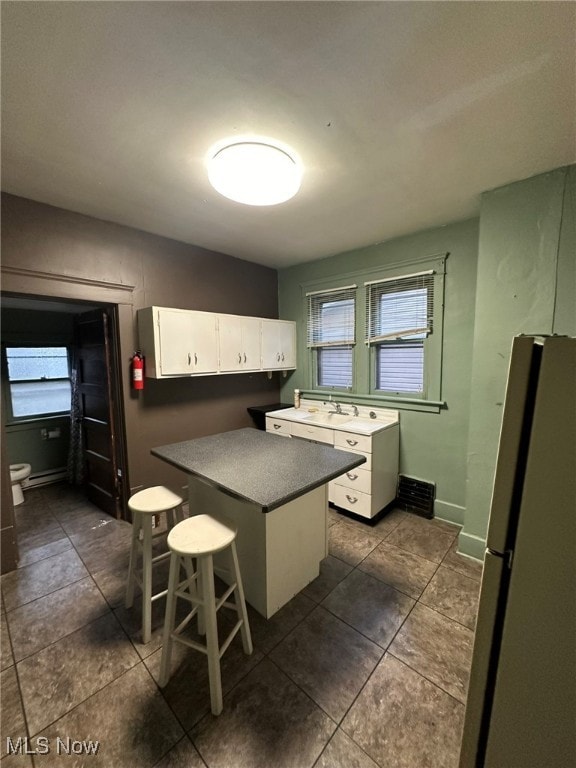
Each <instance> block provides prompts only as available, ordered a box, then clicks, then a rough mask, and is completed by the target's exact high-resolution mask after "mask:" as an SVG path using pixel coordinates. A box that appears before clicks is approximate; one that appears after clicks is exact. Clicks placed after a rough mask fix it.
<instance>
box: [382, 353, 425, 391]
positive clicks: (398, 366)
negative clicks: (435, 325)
mask: <svg viewBox="0 0 576 768" xmlns="http://www.w3.org/2000/svg"><path fill="white" fill-rule="evenodd" d="M376 389H378V390H382V391H384V392H397V393H401V392H404V393H416V392H422V391H423V389H424V343H423V342H422V341H417V342H407V343H402V342H400V343H398V342H392V343H386V344H381V345H380V346H379V347H378V348H377V350H376Z"/></svg>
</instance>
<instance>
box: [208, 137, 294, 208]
mask: <svg viewBox="0 0 576 768" xmlns="http://www.w3.org/2000/svg"><path fill="white" fill-rule="evenodd" d="M208 178H209V180H210V183H211V184H212V186H213V187H214V189H215V190H216V191H217V192H219V193H220V194H221V195H224V197H227V198H229V199H230V200H234V201H235V202H237V203H244V204H245V205H278V203H284V202H285V201H286V200H290V198H291V197H294V195H295V194H296V192H298V190H299V189H300V183H301V181H302V170H301V168H300V164H299V163H298V162H297V160H296V159H295V157H294V155H293V153H292V152H291V150H289V149H288V148H285V147H280V146H277V145H275V144H271V143H269V142H267V141H261V140H257V139H254V140H252V139H250V140H245V141H234V142H231V143H226V144H224V146H222V144H220V145H219V146H218V147H215V148H213V150H212V151H211V152H210V153H209V157H208Z"/></svg>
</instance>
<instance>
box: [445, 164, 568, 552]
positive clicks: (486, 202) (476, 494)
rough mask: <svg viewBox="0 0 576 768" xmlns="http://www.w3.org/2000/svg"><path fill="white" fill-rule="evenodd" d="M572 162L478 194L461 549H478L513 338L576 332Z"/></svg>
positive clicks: (484, 524) (481, 546)
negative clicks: (465, 483) (479, 208)
mask: <svg viewBox="0 0 576 768" xmlns="http://www.w3.org/2000/svg"><path fill="white" fill-rule="evenodd" d="M575 200H576V166H570V167H569V168H559V169H557V170H555V171H551V172H549V173H545V174H541V175H539V176H535V177H533V178H531V179H527V180H525V181H521V182H518V183H516V184H511V185H509V186H506V187H501V188H500V189H496V190H494V191H492V192H486V193H485V194H484V195H483V197H482V205H481V213H480V238H479V248H478V275H477V290H476V312H475V315H476V319H475V327H474V346H473V367H472V393H471V409H470V438H469V444H468V470H467V474H468V477H467V491H466V517H465V524H464V530H463V531H462V532H461V534H460V542H459V544H460V549H461V550H462V551H464V552H467V553H468V554H472V555H475V556H477V557H480V556H481V555H482V552H483V550H484V546H485V540H486V531H487V525H488V517H489V510H490V499H491V492H492V482H493V477H494V470H495V467H496V457H497V449H498V438H499V434H500V424H501V420H502V406H503V401H504V397H505V391H506V378H507V374H508V364H509V359H510V350H511V344H512V338H513V337H514V336H515V335H517V334H520V333H524V334H550V333H563V334H568V335H576V286H575V261H576V237H575V215H576V205H575Z"/></svg>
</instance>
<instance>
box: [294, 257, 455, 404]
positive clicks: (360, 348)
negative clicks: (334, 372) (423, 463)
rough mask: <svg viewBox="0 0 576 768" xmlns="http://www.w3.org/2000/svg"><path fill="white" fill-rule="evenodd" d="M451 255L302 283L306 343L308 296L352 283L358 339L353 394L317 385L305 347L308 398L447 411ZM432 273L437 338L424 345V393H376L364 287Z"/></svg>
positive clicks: (310, 354)
mask: <svg viewBox="0 0 576 768" xmlns="http://www.w3.org/2000/svg"><path fill="white" fill-rule="evenodd" d="M447 257H448V253H439V254H433V255H429V256H426V257H423V258H419V259H412V260H410V261H405V262H396V263H390V264H388V265H386V266H382V267H379V268H371V269H362V270H356V271H354V272H347V273H340V274H338V275H332V276H330V277H328V278H326V279H324V280H314V281H309V282H306V283H301V291H302V299H303V322H302V324H301V327H302V334H303V339H304V341H306V340H307V338H308V308H307V297H308V294H309V293H310V292H318V293H319V292H320V291H329V290H335V289H336V288H338V287H339V286H342V285H345V284H351V283H354V284H356V285H357V288H356V339H357V343H356V346H355V348H354V356H353V376H352V387H351V388H350V389H335V388H330V387H323V388H320V387H319V386H318V384H317V381H316V379H315V370H316V366H317V361H316V359H315V351H314V350H313V349H310V348H309V347H307V345H306V343H304V344H303V345H302V346H303V348H305V354H304V355H303V357H301V358H300V359H301V360H302V362H303V374H302V375H303V382H302V386H303V388H304V390H305V392H306V397H309V398H310V399H312V400H314V399H317V400H322V399H327V397H328V396H329V395H330V394H333V393H334V392H335V391H336V392H338V396H339V397H340V398H341V399H342V402H354V403H358V404H366V405H370V404H372V405H376V406H381V407H390V408H397V409H401V410H419V411H428V412H438V411H439V410H440V409H441V408H444V407H446V403H445V402H444V401H443V400H442V358H443V344H444V338H443V336H444V302H445V298H444V289H445V275H446V259H447ZM427 270H432V271H433V273H434V274H433V282H434V311H433V332H432V333H430V334H429V335H428V336H427V337H426V339H425V343H424V373H423V375H424V381H423V392H422V393H402V394H401V395H398V394H396V393H392V392H387V391H384V390H378V389H377V388H376V360H375V351H374V349H373V346H374V345H372V344H367V343H366V341H365V329H366V289H365V283H369V282H377V281H380V280H386V279H392V278H400V277H402V276H405V275H409V274H411V273H413V272H420V271H427Z"/></svg>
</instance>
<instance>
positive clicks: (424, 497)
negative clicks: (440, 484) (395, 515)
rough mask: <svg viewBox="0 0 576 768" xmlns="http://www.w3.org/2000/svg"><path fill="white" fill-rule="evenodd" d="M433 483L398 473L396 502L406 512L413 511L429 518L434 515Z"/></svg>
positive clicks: (434, 495) (434, 491) (434, 486)
mask: <svg viewBox="0 0 576 768" xmlns="http://www.w3.org/2000/svg"><path fill="white" fill-rule="evenodd" d="M435 498H436V485H435V483H427V482H426V481H425V480H417V479H416V478H415V477H408V476H407V475H398V492H397V495H396V504H397V506H399V507H400V509H404V510H406V512H413V513H414V514H416V515H420V517H426V518H428V519H429V520H430V519H431V518H433V517H434V499H435Z"/></svg>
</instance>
